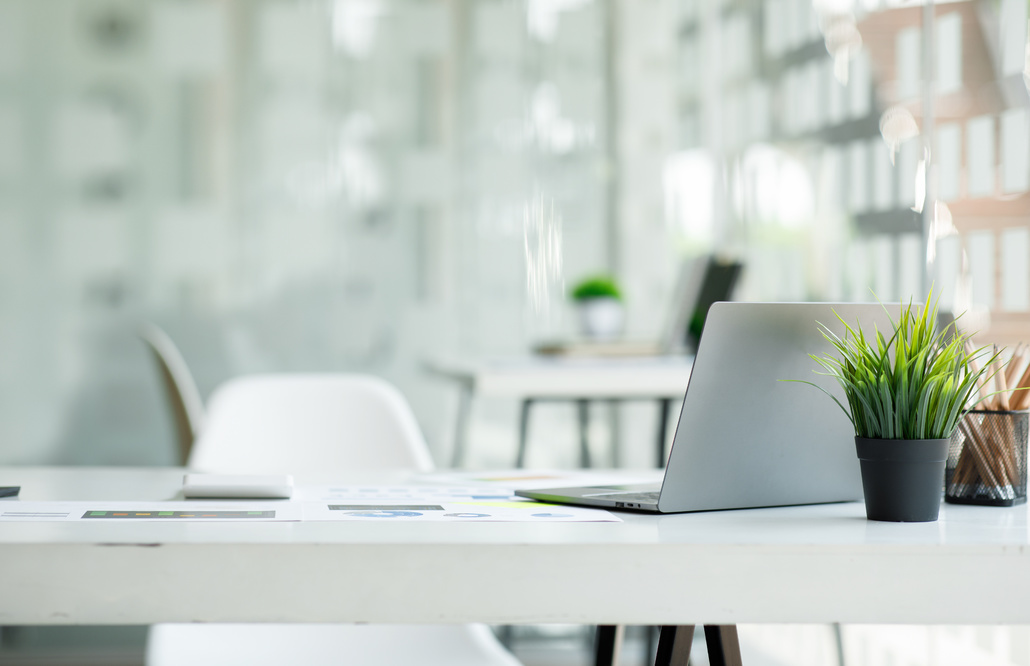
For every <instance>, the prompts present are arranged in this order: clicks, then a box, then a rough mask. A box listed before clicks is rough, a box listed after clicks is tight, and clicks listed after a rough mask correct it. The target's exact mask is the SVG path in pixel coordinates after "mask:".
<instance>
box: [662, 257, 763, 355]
mask: <svg viewBox="0 0 1030 666" xmlns="http://www.w3.org/2000/svg"><path fill="white" fill-rule="evenodd" d="M743 268H744V266H743V264H742V263H740V262H739V261H736V260H733V259H728V258H723V257H719V256H716V255H713V254H705V255H701V256H700V257H696V258H694V259H692V260H687V261H685V262H684V264H683V267H682V268H681V269H680V274H679V278H678V279H677V281H676V287H675V289H674V290H673V294H674V297H673V307H672V308H670V311H669V315H668V317H667V318H666V321H665V324H664V325H663V326H662V333H661V336H660V338H659V343H658V344H659V348H660V349H661V351H662V352H663V353H680V352H684V351H686V352H688V353H691V354H693V353H694V352H696V351H697V343H698V340H699V339H700V337H701V331H702V329H703V328H704V324H705V318H706V317H707V315H708V310H709V309H710V308H711V307H712V303H715V302H717V301H730V300H733V293H734V291H735V289H736V286H737V282H738V281H739V279H740V275H741V272H742V271H743Z"/></svg>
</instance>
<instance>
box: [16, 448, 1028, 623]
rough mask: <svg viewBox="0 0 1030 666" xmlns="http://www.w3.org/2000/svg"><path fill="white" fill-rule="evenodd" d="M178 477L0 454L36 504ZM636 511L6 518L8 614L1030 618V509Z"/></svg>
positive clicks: (147, 490)
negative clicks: (602, 516)
mask: <svg viewBox="0 0 1030 666" xmlns="http://www.w3.org/2000/svg"><path fill="white" fill-rule="evenodd" d="M359 478H360V479H362V480H364V481H366V482H373V481H375V482H380V481H383V480H384V479H382V478H379V479H372V478H369V477H359ZM180 480H181V470H175V469H153V470H132V469H123V470H102V469H46V468H36V469H32V468H0V485H21V486H22V488H23V490H22V498H23V499H26V500H31V499H98V500H99V499H148V500H149V499H166V498H168V497H170V496H171V495H172V494H173V493H174V491H175V490H176V489H177V488H178V487H179V483H180ZM355 480H357V479H350V481H355ZM621 515H622V516H623V518H624V522H621V523H562V524H554V523H552V524H534V523H505V524H502V523H492V524H487V523H432V524H430V523H404V524H395V523H389V522H385V521H383V522H370V523H361V524H355V523H346V524H343V523H314V522H312V523H261V524H257V523H248V524H243V523H221V524H217V525H215V524H203V523H177V524H170V523H121V522H119V523H108V522H87V521H84V522H79V523H75V522H64V523H46V524H45V523H38V522H37V523H18V524H11V523H4V524H3V525H2V527H0V591H2V593H0V624H78V623H83V624H142V623H153V622H182V621H207V622H219V621H254V622H284V621H285V622H417V623H458V622H470V621H485V622H489V623H497V624H520V623H578V624H603V625H617V624H662V625H690V624H699V623H704V622H707V623H718V624H727V625H730V624H738V623H752V622H754V623H784V622H786V623H792V622H798V623H823V622H838V621H839V622H851V623H918V624H934V623H942V624H977V623H1030V604H1028V603H1027V602H1026V600H1027V599H1028V598H1030V534H1028V513H1027V508H1026V506H1025V505H1024V506H1020V507H1015V508H1009V509H1003V508H991V507H970V506H953V505H944V506H943V507H942V510H941V519H940V521H939V522H937V523H923V524H892V523H875V522H869V521H867V520H866V519H865V517H864V508H863V506H862V505H861V504H838V505H826V506H812V507H795V508H780V509H762V510H752V511H730V512H711V513H700V514H681V515H673V516H645V515H635V514H628V513H627V514H621Z"/></svg>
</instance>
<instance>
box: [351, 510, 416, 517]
mask: <svg viewBox="0 0 1030 666" xmlns="http://www.w3.org/2000/svg"><path fill="white" fill-rule="evenodd" d="M347 515H348V516H356V517H358V518H414V517H415V516H421V515H422V514H421V513H419V512H418V511H386V510H379V511H348V512H347Z"/></svg>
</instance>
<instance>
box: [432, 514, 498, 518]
mask: <svg viewBox="0 0 1030 666" xmlns="http://www.w3.org/2000/svg"><path fill="white" fill-rule="evenodd" d="M443 515H445V516H447V517H448V518H489V517H490V514H489V513H445V514H443Z"/></svg>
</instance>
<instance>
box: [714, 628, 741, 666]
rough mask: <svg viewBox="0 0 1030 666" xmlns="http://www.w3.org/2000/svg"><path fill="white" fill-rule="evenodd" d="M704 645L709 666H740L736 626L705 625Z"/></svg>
mask: <svg viewBox="0 0 1030 666" xmlns="http://www.w3.org/2000/svg"><path fill="white" fill-rule="evenodd" d="M705 643H706V644H707V645H708V662H709V663H710V664H711V666H742V662H741V660H740V641H739V640H737V625H735V624H706V625H705Z"/></svg>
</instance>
